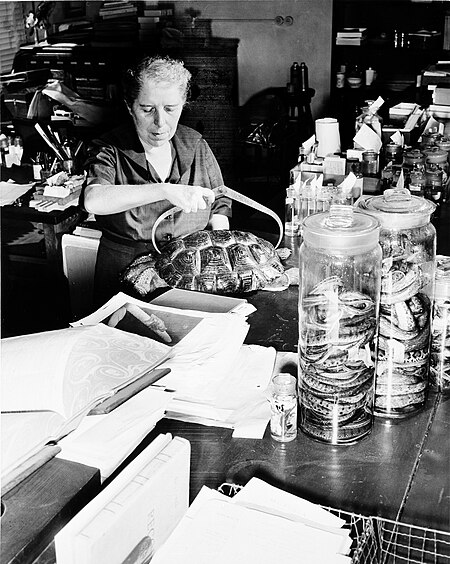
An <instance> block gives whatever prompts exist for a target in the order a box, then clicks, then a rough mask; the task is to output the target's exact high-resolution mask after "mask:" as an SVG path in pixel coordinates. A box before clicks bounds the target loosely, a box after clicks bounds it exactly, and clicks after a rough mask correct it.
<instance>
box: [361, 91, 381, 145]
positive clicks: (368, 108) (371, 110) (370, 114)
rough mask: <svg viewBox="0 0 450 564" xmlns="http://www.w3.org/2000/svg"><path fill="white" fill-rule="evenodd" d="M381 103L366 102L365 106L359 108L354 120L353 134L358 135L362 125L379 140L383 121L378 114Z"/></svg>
mask: <svg viewBox="0 0 450 564" xmlns="http://www.w3.org/2000/svg"><path fill="white" fill-rule="evenodd" d="M380 100H381V99H380ZM382 103H383V101H373V100H366V105H365V106H363V107H362V108H361V113H360V114H359V115H358V116H357V118H356V121H355V133H358V131H359V130H360V129H361V127H362V126H363V125H367V126H368V127H370V128H371V129H372V130H373V131H375V133H376V134H377V135H378V137H380V139H381V132H382V127H383V119H382V118H381V116H380V115H379V114H378V110H379V108H380V107H381V105H382Z"/></svg>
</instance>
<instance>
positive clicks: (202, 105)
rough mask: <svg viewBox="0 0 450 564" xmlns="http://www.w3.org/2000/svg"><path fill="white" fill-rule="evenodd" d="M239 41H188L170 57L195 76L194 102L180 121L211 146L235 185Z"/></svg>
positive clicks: (224, 39) (222, 39)
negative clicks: (196, 132)
mask: <svg viewBox="0 0 450 564" xmlns="http://www.w3.org/2000/svg"><path fill="white" fill-rule="evenodd" d="M238 43H239V42H238V40H237V39H227V38H214V37H211V38H208V39H206V40H205V39H204V38H186V39H185V40H184V42H183V46H182V47H180V48H177V49H167V50H166V52H167V54H169V55H171V56H174V57H176V58H179V59H181V60H183V61H184V63H185V66H186V68H187V69H189V71H190V72H191V73H192V85H193V87H192V94H193V98H194V99H193V100H192V101H190V102H189V103H188V104H187V105H186V106H185V108H184V110H183V114H182V116H181V120H180V122H181V123H183V124H185V125H188V126H189V127H192V128H193V129H196V130H197V131H199V132H200V133H202V135H203V136H204V138H205V139H206V141H207V142H208V143H209V145H210V147H211V149H212V150H213V152H214V154H215V156H216V158H217V160H218V162H219V164H220V167H221V169H222V173H223V176H224V180H225V183H231V184H232V182H233V180H234V178H235V170H234V157H235V155H234V148H235V145H236V134H237V129H238V84H237V80H238V72H237V48H238Z"/></svg>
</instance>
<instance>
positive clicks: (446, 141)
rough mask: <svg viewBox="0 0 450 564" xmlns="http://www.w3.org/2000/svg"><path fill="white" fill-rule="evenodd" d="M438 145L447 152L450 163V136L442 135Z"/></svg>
mask: <svg viewBox="0 0 450 564" xmlns="http://www.w3.org/2000/svg"><path fill="white" fill-rule="evenodd" d="M437 146H438V147H439V149H441V150H442V151H446V153H447V162H449V163H450V138H449V137H446V136H442V137H441V138H440V139H439V141H438V142H437Z"/></svg>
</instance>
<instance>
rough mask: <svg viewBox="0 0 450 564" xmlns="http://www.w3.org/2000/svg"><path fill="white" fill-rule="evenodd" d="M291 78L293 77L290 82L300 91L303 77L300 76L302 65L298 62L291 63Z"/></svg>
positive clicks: (295, 90)
mask: <svg viewBox="0 0 450 564" xmlns="http://www.w3.org/2000/svg"><path fill="white" fill-rule="evenodd" d="M290 78H291V80H290V84H291V85H292V88H293V91H294V92H298V91H299V90H300V81H301V77H300V65H299V64H298V63H297V62H295V63H292V65H291V69H290Z"/></svg>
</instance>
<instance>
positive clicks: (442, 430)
mask: <svg viewBox="0 0 450 564" xmlns="http://www.w3.org/2000/svg"><path fill="white" fill-rule="evenodd" d="M291 242H292V241H291ZM285 244H286V245H287V246H289V245H290V241H289V240H288V241H285ZM292 247H293V254H292V256H291V259H290V262H291V264H295V263H296V261H297V259H298V245H297V244H295V241H294V245H292ZM248 300H249V301H250V302H252V303H253V304H254V305H255V306H256V307H257V311H256V312H254V313H253V314H251V316H250V317H249V324H250V331H249V333H248V336H247V340H246V342H247V343H253V344H261V345H265V346H273V347H275V348H276V349H277V350H278V351H280V352H282V351H286V352H291V353H295V352H296V350H297V334H298V331H297V319H298V313H297V303H298V288H297V287H296V286H293V287H291V288H289V289H288V290H285V291H283V292H262V291H261V292H256V293H254V294H253V295H249V296H248ZM288 356H290V357H291V358H292V355H288ZM294 358H295V355H294ZM449 410H450V398H449V397H447V398H445V397H441V396H440V395H438V394H434V393H431V394H430V395H429V397H428V401H427V404H426V407H425V409H424V410H422V411H421V412H420V413H417V414H416V415H414V416H413V417H410V418H408V419H405V420H399V421H387V420H384V419H381V418H377V419H375V423H374V427H373V430H372V432H371V434H370V435H368V436H367V437H366V438H365V439H363V440H361V441H360V442H358V443H357V444H355V445H351V446H345V447H344V446H331V445H328V444H322V443H319V442H316V441H314V440H312V439H310V438H309V437H307V436H305V435H304V434H303V433H301V432H299V433H298V436H297V438H296V440H294V441H292V442H291V443H287V444H282V443H277V442H275V441H273V440H272V439H271V438H270V433H269V431H268V430H266V434H265V436H264V438H263V439H262V440H256V439H240V438H239V439H238V438H233V437H232V431H231V430H230V429H224V428H216V427H205V426H201V425H196V424H192V423H183V422H178V421H171V420H167V419H163V420H161V421H160V422H159V423H158V425H157V426H156V427H155V429H154V430H153V431H152V432H151V433H150V434H149V435H148V436H147V438H146V439H145V440H144V441H143V443H142V444H141V446H140V447H139V450H140V449H142V448H144V447H145V446H146V444H148V443H149V442H150V441H151V440H152V439H153V438H154V437H155V436H156V435H157V434H159V433H165V432H170V433H172V434H173V435H177V436H180V437H185V438H187V439H188V440H189V441H190V442H191V446H192V456H191V481H190V500H191V501H192V500H193V499H194V498H195V496H196V495H197V493H198V492H199V490H200V489H201V487H202V485H207V486H209V487H211V488H217V487H218V486H220V485H221V484H222V483H224V482H231V483H235V484H240V485H244V484H245V483H247V481H248V480H249V479H250V478H251V477H253V476H258V477H260V478H262V479H264V480H266V481H268V482H270V483H271V484H273V485H275V486H277V487H280V488H282V489H284V490H287V491H289V492H291V493H294V494H297V495H299V496H301V497H304V498H305V499H308V500H309V501H311V502H315V503H320V504H322V505H325V506H330V507H334V508H337V509H342V510H346V511H350V512H354V513H357V514H362V515H366V516H369V515H373V516H379V517H383V518H386V519H392V520H401V521H403V522H405V523H410V524H413V525H416V526H421V527H432V528H436V529H441V530H445V531H450V483H449V476H450V473H449V464H450V441H449V438H448V437H449V426H450V420H449V414H450V412H449ZM84 472H85V470H84ZM37 474H38V473H36V476H34V478H35V479H38V475H37ZM32 477H33V476H32ZM91 478H92V477H91ZM85 479H86V477H85ZM88 481H89V480H88ZM13 492H14V490H13ZM2 524H3V521H2Z"/></svg>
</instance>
